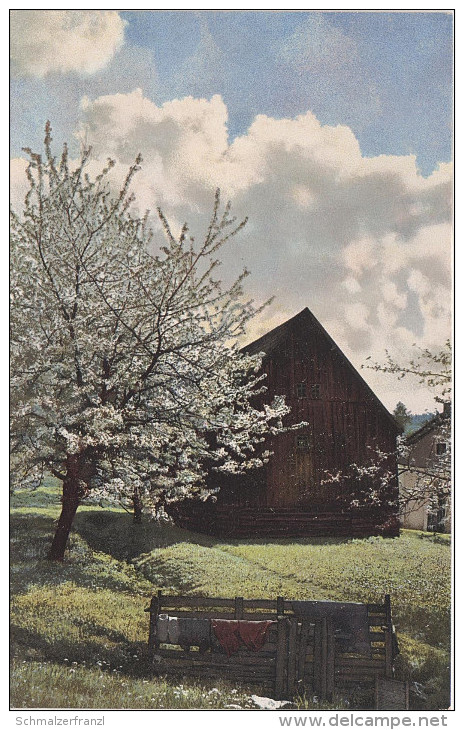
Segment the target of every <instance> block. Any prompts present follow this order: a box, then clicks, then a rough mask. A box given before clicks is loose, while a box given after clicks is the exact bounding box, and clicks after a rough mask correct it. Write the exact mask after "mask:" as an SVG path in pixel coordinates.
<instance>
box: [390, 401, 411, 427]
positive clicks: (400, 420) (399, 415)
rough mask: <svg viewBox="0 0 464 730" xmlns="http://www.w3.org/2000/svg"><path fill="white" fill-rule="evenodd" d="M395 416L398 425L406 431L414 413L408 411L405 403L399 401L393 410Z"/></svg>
mask: <svg viewBox="0 0 464 730" xmlns="http://www.w3.org/2000/svg"><path fill="white" fill-rule="evenodd" d="M393 418H394V419H395V421H396V422H397V424H398V426H399V427H400V428H401V429H402V430H403V431H405V430H406V429H407V427H408V425H409V424H410V423H411V420H412V413H411V411H408V409H407V408H406V406H405V405H404V403H402V402H401V401H398V403H397V404H396V406H395V410H394V411H393Z"/></svg>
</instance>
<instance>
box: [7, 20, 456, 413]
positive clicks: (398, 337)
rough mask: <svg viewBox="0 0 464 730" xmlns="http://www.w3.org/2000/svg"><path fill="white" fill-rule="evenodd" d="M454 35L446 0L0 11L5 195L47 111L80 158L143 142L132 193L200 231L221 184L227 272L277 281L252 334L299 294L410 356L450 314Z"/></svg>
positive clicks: (339, 324)
mask: <svg viewBox="0 0 464 730" xmlns="http://www.w3.org/2000/svg"><path fill="white" fill-rule="evenodd" d="M452 34H453V16H452V14H451V13H449V12H415V11H414V12H409V13H408V12H406V13H405V12H392V11H387V12H316V11H307V12H285V11H281V12H269V11H264V12H257V11H251V12H243V11H233V12H230V11H212V12H210V11H207V12H206V11H204V12H203V11H172V12H167V11H136V12H122V11H116V10H111V11H106V10H105V11H102V10H56V11H55V10H46V11H45V10H16V11H12V15H11V146H12V158H13V161H12V177H11V179H12V198H13V202H14V203H16V202H18V204H20V200H21V195H22V194H23V193H24V178H25V176H24V169H25V161H24V159H23V153H22V152H21V148H22V147H24V146H28V147H32V148H33V149H34V150H39V149H40V147H41V143H42V138H43V129H44V124H45V121H46V120H47V119H49V120H50V121H51V124H52V128H53V136H54V141H55V145H56V148H57V150H59V148H60V146H61V144H62V143H63V142H64V141H68V142H70V143H71V150H72V151H73V153H74V154H76V153H77V152H78V149H79V144H81V143H82V141H84V142H85V143H87V144H91V145H92V165H93V166H94V168H93V169H95V170H97V169H98V166H99V165H100V164H103V163H104V162H105V161H106V159H107V157H108V156H111V157H112V158H114V159H115V161H116V163H117V167H116V170H118V171H119V173H120V174H121V175H122V174H124V171H125V170H126V169H127V166H128V165H130V164H131V162H132V161H133V160H134V159H135V157H136V155H137V153H138V152H141V153H142V155H143V158H144V163H143V167H142V171H141V172H140V173H139V174H138V175H137V177H136V179H135V181H134V188H135V193H136V198H137V202H138V205H139V207H140V208H141V209H145V208H149V209H151V210H154V209H155V208H156V206H161V208H162V209H163V211H164V213H165V214H166V215H167V217H168V219H169V220H170V221H171V222H172V225H173V227H174V228H176V226H178V227H180V226H181V224H182V223H183V222H184V221H185V220H186V221H188V222H189V224H190V226H191V230H192V232H193V233H194V234H195V235H197V236H201V234H202V231H203V230H204V227H205V223H206V222H207V221H208V217H209V214H210V211H211V205H212V201H213V198H214V191H215V189H216V188H217V187H220V188H221V190H222V191H223V196H224V197H225V198H230V199H231V201H232V205H233V209H234V210H235V212H236V214H237V215H238V216H248V218H249V222H248V225H247V226H246V228H245V230H244V232H243V233H242V235H241V236H240V238H239V239H238V238H237V240H235V239H234V244H233V246H232V248H231V250H230V251H226V252H224V255H223V274H224V278H226V279H230V278H231V277H233V276H234V275H237V274H238V273H240V270H241V268H242V267H247V268H248V269H250V270H251V272H252V274H251V276H250V277H249V279H248V288H247V291H248V292H249V293H250V295H251V296H253V297H255V299H256V300H257V301H265V300H266V299H267V298H268V297H270V296H274V297H275V298H274V302H273V304H272V305H271V306H270V307H269V308H268V309H266V310H265V313H264V314H263V315H262V317H261V319H260V320H258V321H257V322H256V323H255V325H254V326H253V327H252V329H251V331H250V333H249V335H250V338H251V337H253V336H259V335H261V334H263V333H264V332H265V331H266V330H268V329H269V328H270V327H272V326H275V325H277V324H280V323H281V322H282V321H284V320H285V319H287V318H289V317H291V316H293V315H294V314H295V313H296V312H298V311H300V310H301V309H303V308H304V307H306V306H308V307H309V308H310V309H311V310H312V311H313V312H314V314H315V315H316V316H317V317H318V318H319V319H320V321H321V322H322V324H323V325H324V326H325V327H326V329H327V330H328V331H329V333H330V334H331V335H332V336H333V337H334V339H335V340H336V342H337V343H338V344H339V345H340V346H341V348H342V349H343V350H344V352H345V353H346V354H347V356H348V357H349V358H350V359H351V361H352V362H353V364H354V365H355V366H356V367H360V366H361V364H362V363H363V362H364V361H365V359H366V357H371V358H372V359H373V360H377V361H382V360H383V359H384V358H385V349H388V350H389V351H390V352H391V354H392V355H393V356H394V357H395V358H396V359H397V360H398V361H401V362H404V361H407V360H408V359H409V358H410V357H411V356H412V354H413V352H414V343H415V344H416V345H419V346H421V347H428V348H430V349H435V348H439V347H440V346H441V345H442V344H443V341H444V339H446V337H448V336H449V335H450V328H451V325H450V322H451V319H450V317H451V273H450V268H451V253H452V206H451V204H452V185H453V173H452V166H451V158H452V103H453V78H452V71H453V37H452ZM115 174H116V173H115ZM154 225H156V222H155V223H154ZM363 375H364V377H366V379H367V380H368V381H369V383H370V384H371V385H372V387H373V388H374V390H375V391H376V393H377V394H378V395H379V396H380V397H381V398H382V399H383V401H384V403H385V404H386V405H387V406H388V407H390V408H393V407H394V406H395V404H396V402H397V401H398V400H402V401H403V402H404V403H406V405H407V406H408V408H410V409H411V410H413V411H416V412H418V411H421V410H423V409H424V408H431V409H433V408H434V406H435V403H434V401H433V398H432V397H431V395H430V393H427V392H426V391H424V390H423V389H422V390H421V389H418V388H417V387H413V386H412V385H411V384H409V383H403V384H399V383H398V382H397V381H394V380H392V381H388V379H386V378H385V377H381V376H378V375H377V374H375V373H371V372H368V371H366V370H363Z"/></svg>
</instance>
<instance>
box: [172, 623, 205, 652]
mask: <svg viewBox="0 0 464 730" xmlns="http://www.w3.org/2000/svg"><path fill="white" fill-rule="evenodd" d="M177 624H178V626H179V638H178V640H177V643H178V644H179V645H180V646H181V647H182V648H183V649H188V648H189V647H191V646H198V647H199V648H200V651H206V650H207V649H209V647H210V644H211V633H210V621H209V619H208V618H181V617H178V619H177Z"/></svg>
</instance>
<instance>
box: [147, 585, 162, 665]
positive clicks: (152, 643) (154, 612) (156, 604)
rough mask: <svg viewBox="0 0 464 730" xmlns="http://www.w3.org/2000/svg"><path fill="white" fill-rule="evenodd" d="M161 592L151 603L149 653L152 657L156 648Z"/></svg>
mask: <svg viewBox="0 0 464 730" xmlns="http://www.w3.org/2000/svg"><path fill="white" fill-rule="evenodd" d="M160 596H161V594H160V592H159V591H158V595H157V596H153V597H152V599H151V601H150V609H149V611H150V624H149V628H148V652H149V654H150V655H151V654H152V653H153V651H154V649H155V647H156V620H157V618H158V613H159V609H160Z"/></svg>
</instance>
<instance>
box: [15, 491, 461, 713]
mask: <svg viewBox="0 0 464 730" xmlns="http://www.w3.org/2000/svg"><path fill="white" fill-rule="evenodd" d="M58 513H59V500H58V494H57V489H56V484H55V483H54V480H52V479H49V480H47V481H46V482H45V483H44V485H43V486H42V487H40V488H39V489H37V490H35V491H34V492H22V493H18V494H17V495H14V497H13V499H12V523H11V524H12V528H11V537H12V558H11V586H12V602H11V621H12V639H13V642H12V653H13V669H12V703H13V705H14V706H15V707H73V708H74V707H75V708H79V707H92V708H96V707H101V708H104V707H114V708H116V707H120V708H129V707H133V708H142V707H143V708H157V707H158V708H160V707H173V708H187V707H195V708H206V707H209V708H212V707H216V708H217V707H226V706H228V705H235V706H240V707H251V706H253V705H252V703H251V704H250V702H251V700H250V698H249V691H247V689H246V688H240V687H238V685H237V686H236V687H233V686H232V685H228V684H227V683H222V684H221V687H220V688H219V691H215V692H211V690H213V689H215V690H217V689H218V685H217V684H216V685H215V686H214V685H205V686H203V685H200V684H196V683H195V682H186V681H185V680H183V685H182V686H181V685H179V684H178V682H179V680H176V679H173V678H172V679H171V680H168V679H166V678H153V677H152V674H151V672H150V668H149V666H148V664H147V657H146V640H147V634H148V615H147V613H145V611H144V609H145V608H146V606H147V605H148V602H149V598H150V596H151V594H152V593H153V592H154V591H156V590H157V589H158V588H161V589H163V591H164V592H177V593H183V594H190V595H212V596H235V595H241V596H244V597H274V596H277V595H283V596H286V597H288V598H300V599H312V600H314V599H338V600H342V599H343V600H355V601H374V602H375V601H382V600H383V597H384V594H385V593H390V595H391V598H392V609H393V616H394V621H395V624H396V627H397V631H398V634H399V640H400V647H401V652H402V653H401V655H400V657H399V658H398V660H397V664H398V674H399V676H403V677H407V678H409V679H410V680H411V681H412V682H413V683H416V684H415V685H414V686H415V687H417V688H418V689H419V694H417V693H416V694H414V693H413V701H414V703H415V705H416V706H417V707H418V708H424V709H442V708H445V707H448V706H449V699H448V698H449V654H450V651H449V637H450V620H449V606H450V585H451V578H450V546H449V541H448V540H447V538H446V536H439V538H436V539H435V538H433V536H431V535H428V534H425V533H416V532H412V531H404V532H403V534H402V535H401V537H400V538H395V539H393V538H388V539H382V538H369V539H366V540H346V539H331V540H325V541H324V540H321V539H314V540H311V539H304V540H291V539H288V540H270V541H268V542H265V541H263V540H247V541H230V542H222V541H219V540H217V539H214V538H211V537H206V536H203V535H198V534H195V533H192V532H188V531H186V530H181V529H180V528H176V527H173V526H171V525H166V524H157V523H155V522H149V521H146V522H145V523H144V524H142V525H141V526H134V525H133V524H132V520H131V517H130V515H128V514H126V513H125V512H124V511H123V510H118V509H110V508H109V507H107V508H105V509H101V508H98V507H92V506H88V507H82V508H80V509H79V512H78V515H77V517H76V520H75V526H74V531H73V533H72V536H71V540H70V547H69V550H68V553H67V557H66V561H65V562H64V563H63V564H52V563H50V562H48V561H47V560H46V554H47V549H48V547H49V544H50V540H51V537H52V535H53V528H54V520H56V518H57V516H58ZM180 681H182V680H180ZM179 688H180V689H179ZM234 698H235V699H234ZM247 703H248V704H247ZM335 706H337V707H341V708H343V707H344V706H345V705H344V704H343V702H340V703H338V704H336V705H335ZM302 707H307V708H311V707H313V708H314V705H312V700H311V699H309V700H307V701H306V704H304V701H303V704H302Z"/></svg>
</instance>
